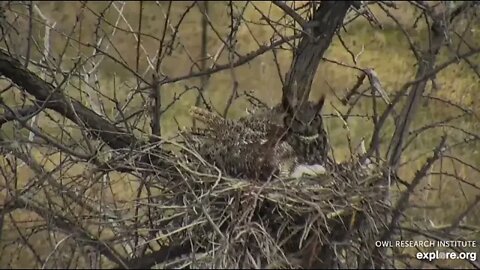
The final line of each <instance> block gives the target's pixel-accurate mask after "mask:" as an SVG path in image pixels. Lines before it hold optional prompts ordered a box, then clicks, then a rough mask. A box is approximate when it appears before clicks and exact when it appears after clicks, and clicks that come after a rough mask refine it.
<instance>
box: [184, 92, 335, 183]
mask: <svg viewBox="0 0 480 270" xmlns="http://www.w3.org/2000/svg"><path fill="white" fill-rule="evenodd" d="M322 105H323V101H321V104H320V103H318V104H314V103H310V102H309V103H306V104H305V105H304V106H302V107H299V108H296V109H295V110H287V111H285V112H283V111H282V109H280V107H277V108H274V109H271V110H266V111H262V112H259V113H256V114H253V115H249V116H247V117H243V118H241V119H239V120H229V119H224V118H222V117H221V116H219V115H218V114H215V113H212V112H209V111H208V110H205V109H201V108H198V107H192V108H191V110H190V114H191V115H192V117H193V118H194V119H196V120H198V121H200V122H202V123H203V125H204V127H201V128H196V129H194V130H192V132H191V133H190V134H189V135H188V138H187V139H189V140H190V141H191V142H194V146H195V148H196V150H197V151H198V152H199V153H200V155H202V157H203V158H205V159H206V160H207V161H209V162H211V163H214V164H215V165H216V166H217V167H219V168H220V169H222V170H223V171H224V172H226V173H227V174H229V175H231V176H234V177H246V178H257V179H264V180H265V179H267V178H269V177H270V176H272V175H274V174H276V175H278V176H280V177H288V176H290V174H291V173H292V171H293V170H294V168H295V166H297V165H298V164H307V165H310V164H312V165H313V164H323V162H324V161H325V159H326V154H327V151H328V146H327V140H326V135H325V132H324V130H323V123H322V119H321V116H320V114H319V112H320V110H321V107H322Z"/></svg>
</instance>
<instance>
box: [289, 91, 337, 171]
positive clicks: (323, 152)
mask: <svg viewBox="0 0 480 270" xmlns="http://www.w3.org/2000/svg"><path fill="white" fill-rule="evenodd" d="M324 103H325V96H322V97H321V98H320V100H319V101H318V102H317V103H313V102H305V103H304V104H302V105H300V106H297V107H295V108H292V107H291V106H288V105H287V106H285V105H284V107H286V113H285V117H284V124H285V126H286V127H287V133H288V134H287V136H286V140H287V141H288V143H289V144H290V145H291V146H292V147H293V149H295V152H296V153H297V156H298V157H299V159H300V160H299V162H300V163H302V164H308V165H313V164H325V163H326V161H327V154H328V151H329V143H328V140H327V134H326V132H325V130H324V126H323V119H322V116H321V115H320V112H321V110H322V108H323V105H324Z"/></svg>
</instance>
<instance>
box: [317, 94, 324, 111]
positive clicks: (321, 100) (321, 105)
mask: <svg viewBox="0 0 480 270" xmlns="http://www.w3.org/2000/svg"><path fill="white" fill-rule="evenodd" d="M324 104H325V95H322V96H321V97H320V99H319V100H318V102H317V104H316V105H315V110H316V114H319V113H320V112H321V111H322V109H323V105H324Z"/></svg>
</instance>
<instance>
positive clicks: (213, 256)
mask: <svg viewBox="0 0 480 270" xmlns="http://www.w3.org/2000/svg"><path fill="white" fill-rule="evenodd" d="M184 150H186V151H187V152H188V153H189V156H190V158H189V159H188V161H187V160H186V159H185V158H175V159H173V158H171V157H170V158H165V160H164V161H166V162H168V163H169V164H171V165H172V167H171V168H172V169H173V170H172V171H174V172H175V173H170V174H169V175H170V176H169V177H165V178H163V177H162V178H161V179H160V180H158V179H157V180H156V181H160V182H159V183H158V184H160V185H161V186H162V187H163V188H162V189H163V190H164V191H165V192H162V195H161V196H160V197H158V199H159V200H158V203H159V204H161V207H160V208H161V209H163V211H162V213H161V214H160V219H161V221H159V227H161V228H163V229H165V228H167V229H166V230H165V233H164V234H162V235H158V238H157V239H160V240H161V241H164V242H165V243H169V244H172V243H174V244H176V245H185V246H188V247H189V250H190V251H191V252H188V254H183V256H177V257H176V258H174V259H172V260H170V261H169V262H164V265H163V267H168V268H171V267H178V268H191V267H193V268H299V267H302V268H314V267H315V268H317V267H321V268H331V267H342V268H344V267H349V268H352V267H355V268H357V267H365V266H368V265H369V263H370V262H371V261H372V254H373V251H374V249H375V247H374V241H375V240H378V237H379V233H380V232H381V231H382V228H384V227H385V226H384V225H385V224H383V223H384V222H385V220H386V218H385V214H386V213H387V210H388V207H387V206H386V205H385V203H384V200H385V187H384V185H382V176H381V174H380V173H379V172H377V170H375V169H373V170H372V169H367V168H366V167H364V166H360V165H359V164H358V162H357V161H352V162H348V163H343V164H338V165H335V166H332V167H331V168H330V169H328V171H327V173H326V174H325V175H320V176H316V177H304V178H300V179H279V178H276V177H273V178H271V179H269V180H268V181H265V180H263V179H236V178H231V177H229V176H228V175H225V174H224V173H223V172H222V171H220V170H219V169H218V168H216V167H215V166H214V165H212V164H210V163H208V162H206V161H205V160H204V159H203V158H202V157H201V156H200V155H199V154H198V153H196V152H195V151H194V150H191V149H184ZM173 174H175V175H176V177H175V178H176V179H175V180H174V179H173V176H172V175H173Z"/></svg>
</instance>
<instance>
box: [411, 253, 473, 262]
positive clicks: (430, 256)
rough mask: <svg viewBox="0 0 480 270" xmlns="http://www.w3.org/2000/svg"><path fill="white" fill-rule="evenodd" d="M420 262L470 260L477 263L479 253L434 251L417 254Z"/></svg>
mask: <svg viewBox="0 0 480 270" xmlns="http://www.w3.org/2000/svg"><path fill="white" fill-rule="evenodd" d="M416 257H417V259H419V260H428V261H430V262H431V261H433V260H469V261H472V262H474V261H476V260H477V253H475V252H458V253H457V252H451V251H438V250H436V251H432V252H417V255H416Z"/></svg>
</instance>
